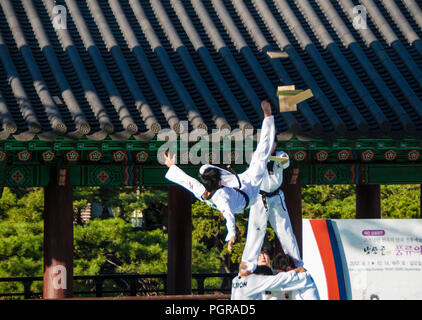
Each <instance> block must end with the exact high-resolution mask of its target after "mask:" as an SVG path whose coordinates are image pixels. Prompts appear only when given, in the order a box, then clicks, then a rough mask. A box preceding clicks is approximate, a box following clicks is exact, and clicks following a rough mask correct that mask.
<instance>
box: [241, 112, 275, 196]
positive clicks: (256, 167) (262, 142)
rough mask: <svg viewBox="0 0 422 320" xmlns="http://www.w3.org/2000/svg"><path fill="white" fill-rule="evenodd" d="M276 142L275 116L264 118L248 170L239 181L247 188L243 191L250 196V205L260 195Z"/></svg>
mask: <svg viewBox="0 0 422 320" xmlns="http://www.w3.org/2000/svg"><path fill="white" fill-rule="evenodd" d="M274 140H275V126H274V116H271V117H267V118H264V121H263V122H262V130H261V134H260V137H259V142H258V145H257V146H256V149H255V151H254V153H253V154H252V158H251V162H250V164H249V167H248V169H247V170H246V171H245V172H242V173H241V174H239V179H240V181H241V182H242V185H244V187H245V188H244V187H242V188H241V189H242V190H243V191H245V192H246V193H247V194H248V196H249V200H250V204H253V203H254V202H255V201H256V199H257V195H258V194H259V190H260V188H261V183H262V180H263V179H264V175H265V172H266V170H267V164H268V160H269V158H270V155H271V151H272V148H273V145H274Z"/></svg>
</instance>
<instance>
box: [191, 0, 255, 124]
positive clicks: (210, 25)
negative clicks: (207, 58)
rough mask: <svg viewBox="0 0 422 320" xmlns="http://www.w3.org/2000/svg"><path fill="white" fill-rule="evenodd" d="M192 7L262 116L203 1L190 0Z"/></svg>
mask: <svg viewBox="0 0 422 320" xmlns="http://www.w3.org/2000/svg"><path fill="white" fill-rule="evenodd" d="M190 1H191V4H192V7H193V8H194V10H195V12H196V14H197V16H198V17H199V19H200V20H201V23H202V25H203V26H204V28H205V31H206V32H207V34H208V37H209V38H210V39H211V42H212V44H213V45H214V47H215V50H216V51H217V52H218V53H219V54H220V55H221V56H222V58H223V59H224V61H225V63H226V65H227V66H228V67H229V69H230V71H231V73H232V74H233V76H234V77H235V79H236V81H237V83H238V84H239V86H240V87H241V88H242V90H243V91H244V93H245V95H246V97H247V98H248V100H249V102H250V103H251V105H252V106H253V107H254V109H255V111H256V113H257V114H258V116H259V117H261V118H262V117H263V113H262V109H261V107H260V105H261V101H260V100H259V98H258V96H257V95H256V93H255V91H254V90H253V89H252V87H251V85H250V84H249V82H248V81H247V79H246V77H245V75H244V74H243V72H242V70H241V69H240V67H239V65H238V64H237V62H236V60H235V59H234V57H233V56H232V54H231V52H230V49H229V48H228V47H227V45H226V43H225V41H224V40H223V38H222V37H221V35H220V33H219V32H218V29H217V27H216V26H215V24H214V22H213V21H212V19H211V17H210V16H209V14H208V12H207V10H206V9H205V7H204V5H203V3H202V2H201V1H197V0H190Z"/></svg>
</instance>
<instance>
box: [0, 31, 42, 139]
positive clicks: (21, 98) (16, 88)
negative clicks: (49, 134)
mask: <svg viewBox="0 0 422 320" xmlns="http://www.w3.org/2000/svg"><path fill="white" fill-rule="evenodd" d="M0 61H1V62H2V63H3V66H4V68H5V71H6V73H7V78H8V83H9V86H10V88H11V89H12V92H13V95H14V98H15V100H16V102H17V103H18V105H19V108H20V112H21V114H22V117H23V119H24V120H25V124H26V125H27V129H28V131H29V132H30V133H38V132H40V131H41V124H40V122H39V121H38V117H37V115H36V113H35V111H34V109H33V108H32V105H31V102H30V101H29V98H28V95H27V94H26V92H25V89H24V87H23V84H22V82H21V80H20V77H19V74H18V72H17V71H16V67H15V65H14V63H13V61H12V59H11V58H10V55H9V52H8V50H7V46H6V43H5V42H4V40H3V36H2V34H1V33H0Z"/></svg>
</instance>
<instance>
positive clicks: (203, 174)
mask: <svg viewBox="0 0 422 320" xmlns="http://www.w3.org/2000/svg"><path fill="white" fill-rule="evenodd" d="M261 107H262V110H263V112H264V120H263V122H262V129H261V134H260V137H259V142H258V145H257V147H256V150H255V152H254V153H253V155H252V158H251V162H250V165H249V167H248V169H247V170H246V171H245V172H243V173H241V174H239V175H235V174H233V173H231V172H229V171H227V170H224V169H221V168H219V167H216V166H212V165H209V164H207V165H203V166H202V167H201V168H200V170H199V174H200V178H201V182H202V183H201V182H199V181H198V180H196V179H194V178H192V177H190V176H189V175H187V174H186V173H185V172H183V170H181V169H180V168H179V167H178V166H176V165H175V155H173V157H171V156H170V155H169V154H167V155H166V156H165V159H166V161H165V164H166V166H167V167H169V170H168V171H167V173H166V175H165V177H166V179H168V180H170V181H172V182H174V183H177V184H179V185H180V186H182V187H184V188H186V189H187V190H189V191H190V192H192V193H193V194H194V195H195V197H196V198H197V199H198V200H201V201H204V202H205V203H206V204H208V205H209V206H211V207H213V208H215V209H217V210H218V211H220V212H221V213H222V214H223V216H224V218H225V219H226V226H227V231H228V233H227V236H226V239H225V240H226V241H228V251H229V252H231V251H232V245H233V243H234V242H235V241H236V226H235V216H234V215H235V214H236V213H242V212H243V211H244V210H245V209H247V208H248V207H249V206H250V205H253V204H254V203H255V202H256V201H257V198H258V194H259V190H260V188H261V182H262V179H263V177H264V174H265V172H266V168H267V163H268V158H269V157H270V155H271V151H272V147H273V144H274V138H275V124H274V116H273V115H272V113H271V105H270V104H269V103H268V102H266V101H263V102H262V104H261Z"/></svg>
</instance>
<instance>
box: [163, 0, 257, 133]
mask: <svg viewBox="0 0 422 320" xmlns="http://www.w3.org/2000/svg"><path fill="white" fill-rule="evenodd" d="M170 3H171V5H172V7H173V10H174V11H175V12H176V14H177V15H178V17H179V19H180V22H181V23H182V26H183V28H184V29H185V31H186V33H187V35H188V37H189V40H190V42H191V43H192V45H193V46H194V48H195V50H196V51H197V52H198V54H199V55H200V57H201V60H202V62H203V63H204V64H205V66H206V68H207V69H208V72H209V73H210V74H211V76H212V77H213V79H214V82H215V83H216V85H217V87H218V88H219V90H220V92H221V94H222V95H223V96H224V98H225V99H226V101H227V102H228V103H229V104H230V106H231V109H232V110H233V112H234V113H235V115H236V118H237V119H238V125H239V128H241V129H245V128H252V126H251V124H250V122H249V119H248V117H247V115H246V114H245V112H244V111H243V109H242V108H241V106H240V104H239V102H238V101H237V99H236V97H235V96H234V95H233V93H232V92H231V90H230V88H229V86H228V85H227V83H226V81H225V80H224V77H223V76H222V74H221V73H220V71H219V70H218V67H217V66H216V65H215V63H214V61H213V59H212V57H211V55H210V54H209V51H208V49H207V48H206V46H205V45H204V43H203V42H202V39H201V37H200V36H199V34H198V33H197V31H196V30H195V28H194V26H193V24H192V21H191V19H190V18H189V16H188V14H187V12H186V10H185V8H184V6H183V4H182V3H181V2H180V0H170Z"/></svg>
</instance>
